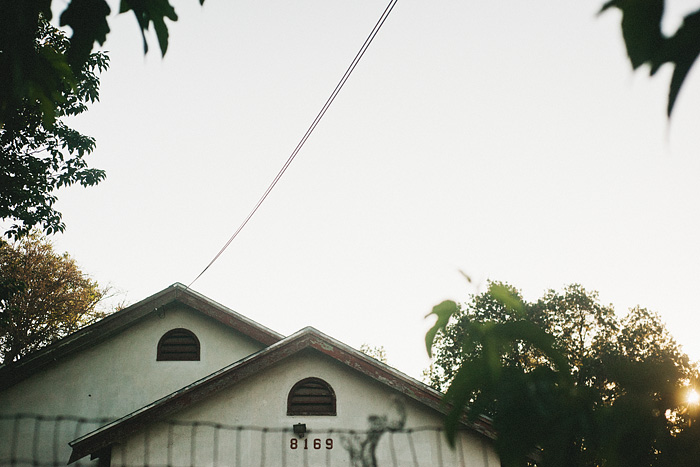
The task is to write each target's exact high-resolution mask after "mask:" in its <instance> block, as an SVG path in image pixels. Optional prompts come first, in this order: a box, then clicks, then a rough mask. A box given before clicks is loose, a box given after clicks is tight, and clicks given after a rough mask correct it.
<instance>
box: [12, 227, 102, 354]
mask: <svg viewBox="0 0 700 467" xmlns="http://www.w3.org/2000/svg"><path fill="white" fill-rule="evenodd" d="M106 293H107V291H106V289H104V288H102V287H100V286H99V284H98V283H97V282H96V281H94V280H93V279H91V278H90V277H88V276H87V275H86V274H85V273H83V272H82V271H81V270H80V268H79V267H78V265H77V264H76V262H75V260H74V259H73V258H71V257H70V256H69V255H68V254H67V253H64V254H58V253H56V252H55V251H54V249H53V246H52V245H51V243H50V242H49V241H48V240H47V239H46V238H45V237H43V236H41V235H39V234H38V233H37V232H31V233H30V234H29V235H27V236H25V237H24V238H23V239H22V240H20V241H16V242H13V243H9V242H7V241H5V240H1V239H0V363H2V362H5V363H7V362H11V361H14V360H17V359H19V358H21V357H22V356H23V355H26V354H27V353H29V352H32V351H34V350H37V349H40V348H41V347H44V346H46V345H48V344H50V343H52V342H54V341H56V340H58V339H60V338H62V337H65V336H67V335H68V334H70V333H72V332H75V331H77V330H78V329H79V328H81V327H83V326H86V325H88V324H90V323H92V322H94V321H96V320H98V319H100V318H102V317H104V316H105V315H106V313H105V312H103V311H100V310H99V309H98V304H99V303H100V301H101V300H102V299H103V298H105V296H106Z"/></svg>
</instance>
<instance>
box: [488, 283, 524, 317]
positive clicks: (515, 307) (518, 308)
mask: <svg viewBox="0 0 700 467" xmlns="http://www.w3.org/2000/svg"><path fill="white" fill-rule="evenodd" d="M489 294H490V295H491V296H492V297H493V298H495V299H496V301H498V302H499V303H501V304H502V305H503V306H505V307H506V309H508V310H510V311H512V312H514V313H515V314H516V315H517V314H523V313H524V312H525V306H524V305H523V302H522V300H520V298H518V297H517V296H516V295H514V294H513V293H512V292H511V291H510V289H508V287H506V286H504V285H502V284H491V285H490V286H489Z"/></svg>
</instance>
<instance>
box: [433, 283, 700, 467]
mask: <svg viewBox="0 0 700 467" xmlns="http://www.w3.org/2000/svg"><path fill="white" fill-rule="evenodd" d="M433 314H436V315H437V317H438V321H437V323H436V325H435V326H434V327H433V329H431V331H430V332H429V333H428V336H427V337H426V343H427V345H428V349H429V352H431V351H434V353H435V363H436V366H437V367H438V370H442V371H438V372H433V384H434V385H435V386H437V387H438V388H440V389H446V394H445V403H447V404H449V405H451V406H452V409H451V411H450V413H449V415H448V417H447V421H446V424H447V429H448V436H449V437H453V436H454V433H455V429H456V428H457V425H458V423H459V421H460V420H463V418H464V417H467V418H471V417H476V416H478V415H480V414H488V415H489V416H491V417H492V419H493V425H494V428H495V429H496V431H497V433H498V437H497V440H496V449H497V451H498V453H499V455H500V457H501V461H502V464H503V465H504V466H505V467H511V466H526V465H537V466H542V467H554V466H562V465H566V466H586V467H595V466H601V465H605V466H607V467H618V466H620V467H623V466H624V467H627V466H629V467H633V466H634V467H639V466H667V465H668V466H671V465H675V466H690V465H697V459H698V457H697V454H698V450H699V449H700V448H698V446H699V445H700V437H699V435H700V431H699V430H698V429H697V423H698V422H699V421H700V420H698V417H697V412H696V411H695V410H696V408H695V407H693V406H689V405H688V403H687V402H686V399H685V396H686V394H687V391H688V390H689V388H692V387H693V386H694V384H695V383H696V382H697V379H698V372H697V368H696V367H695V366H694V365H693V364H691V362H690V361H689V360H688V357H687V356H686V355H685V354H683V353H682V352H681V350H680V348H679V346H678V345H677V344H676V342H675V341H674V340H673V338H672V337H671V336H670V334H669V333H668V331H667V330H666V328H665V326H664V325H663V324H662V323H661V321H660V319H659V317H658V315H656V314H654V313H652V312H649V311H648V310H646V309H643V308H639V307H636V308H633V309H632V310H630V312H629V313H628V314H627V316H626V317H624V318H623V319H621V320H620V319H617V318H616V316H615V314H614V312H613V310H612V308H611V307H606V306H603V305H601V304H600V303H599V301H598V298H597V294H596V293H595V292H588V291H586V290H585V289H583V288H582V287H580V286H578V285H572V286H569V287H567V288H566V289H565V290H564V292H563V293H557V292H555V291H549V292H548V293H547V294H545V296H544V297H543V298H542V299H540V300H538V301H537V302H536V303H527V302H524V301H523V300H522V299H521V298H520V296H519V294H518V292H517V290H515V289H513V288H512V287H510V286H507V285H505V284H490V287H489V291H488V292H486V293H483V294H480V295H475V296H473V297H472V299H471V301H470V302H469V303H468V304H466V305H464V306H462V307H459V306H458V305H457V304H456V303H455V302H449V301H448V302H443V303H441V304H440V305H438V306H436V307H435V309H434V310H433Z"/></svg>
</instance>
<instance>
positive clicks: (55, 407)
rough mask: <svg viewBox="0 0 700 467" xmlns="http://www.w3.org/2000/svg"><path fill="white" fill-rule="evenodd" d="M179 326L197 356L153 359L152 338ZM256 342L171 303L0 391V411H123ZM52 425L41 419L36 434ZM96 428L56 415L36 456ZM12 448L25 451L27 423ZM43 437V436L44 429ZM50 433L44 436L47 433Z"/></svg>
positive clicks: (2, 446)
mask: <svg viewBox="0 0 700 467" xmlns="http://www.w3.org/2000/svg"><path fill="white" fill-rule="evenodd" d="M174 328H186V329H189V330H190V331H192V332H194V333H195V334H196V335H197V337H198V339H199V342H200V346H201V360H200V361H198V362H162V361H161V362H158V361H156V349H157V344H158V340H159V339H160V338H161V336H162V335H163V334H165V333H166V332H167V331H169V330H171V329H174ZM262 348H263V346H262V345H261V344H259V343H257V342H255V341H253V340H251V339H250V338H248V337H246V336H244V335H242V334H240V333H238V332H236V331H234V330H232V329H231V328H229V327H227V326H225V325H223V324H221V323H219V322H217V321H216V320H214V319H211V318H209V317H207V316H204V315H202V314H200V313H198V312H196V311H193V310H191V309H188V308H186V307H174V308H172V309H169V310H166V311H165V312H164V313H163V314H162V315H161V316H159V315H158V314H155V313H154V314H151V315H149V316H147V317H145V318H144V319H143V320H141V321H140V322H138V323H136V324H135V325H133V326H131V327H129V328H128V329H127V330H125V331H124V332H122V333H120V334H118V335H116V336H114V337H112V338H110V339H108V340H107V341H105V342H102V343H100V344H98V345H96V346H95V347H92V348H90V349H87V350H85V351H82V352H79V353H78V354H76V355H73V356H70V357H67V358H65V359H63V360H61V361H59V362H57V363H56V364H55V365H54V366H52V367H51V368H48V369H46V370H44V371H41V372H39V373H37V374H35V375H32V376H31V377H29V378H28V379H26V380H23V381H21V382H19V383H18V384H16V385H15V386H13V387H11V388H8V389H6V390H4V391H2V392H0V414H3V415H14V414H17V413H31V414H39V415H46V416H47V415H71V416H80V417H87V418H96V417H99V418H101V417H108V418H111V419H114V418H117V417H121V416H124V415H126V414H128V413H130V412H132V411H134V410H136V409H138V408H140V407H142V406H144V405H146V404H148V403H150V402H153V401H154V400H157V399H159V398H161V397H163V396H165V395H167V394H169V393H171V392H173V391H175V390H177V389H180V388H181V387H183V386H185V385H187V384H189V383H192V382H194V381H196V380H197V379H200V378H202V377H204V376H206V375H208V374H210V373H213V372H214V371H216V370H218V369H220V368H222V367H224V366H226V365H229V364H231V363H233V362H235V361H237V360H240V359H241V358H243V357H245V356H247V355H249V354H251V353H253V352H256V351H258V350H260V349H262ZM53 428H55V424H54V423H53V422H51V423H48V422H45V423H42V424H41V426H40V427H39V428H38V430H39V431H41V432H42V433H44V432H48V430H51V429H53ZM94 428H96V425H94V424H93V425H90V424H87V425H83V426H78V425H77V424H76V423H74V422H69V421H64V422H62V423H61V424H60V426H59V427H58V429H59V431H60V436H59V441H58V447H57V448H55V447H54V446H53V443H54V440H53V439H51V445H50V446H49V445H47V444H46V440H44V442H43V443H42V444H41V446H40V447H38V448H37V450H38V451H39V452H40V453H41V456H42V458H45V457H46V456H50V457H51V458H53V456H54V449H59V450H60V456H61V457H60V459H62V460H64V462H65V461H66V460H67V459H68V455H69V450H68V447H67V443H68V441H70V440H72V439H75V438H76V437H77V436H76V435H82V434H84V433H87V432H89V431H92V430H93V429H94ZM15 429H16V427H15V426H14V422H13V421H8V420H5V421H2V422H0V440H8V439H12V433H13V432H14V431H15ZM18 429H19V430H20V435H19V439H18V440H17V443H18V444H17V449H18V451H19V452H20V453H24V454H25V455H30V454H31V452H29V453H28V452H27V451H31V450H32V448H31V446H30V444H31V439H32V437H33V436H34V434H33V433H34V431H35V429H36V428H35V426H34V424H33V423H30V422H29V421H25V422H21V423H20V424H19V428H18ZM44 438H47V436H44ZM51 438H52V437H51ZM10 444H11V443H7V442H4V441H2V442H0V460H1V459H4V458H6V456H7V453H8V452H9V450H10Z"/></svg>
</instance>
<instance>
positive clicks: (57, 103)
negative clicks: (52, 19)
mask: <svg viewBox="0 0 700 467" xmlns="http://www.w3.org/2000/svg"><path fill="white" fill-rule="evenodd" d="M20 3H22V2H20ZM27 3H31V2H27ZM37 27H38V29H37V30H36V31H35V33H36V35H35V36H34V37H33V52H32V54H31V56H32V57H34V59H36V60H40V61H41V63H43V64H45V65H46V66H48V67H49V68H51V67H52V66H54V65H55V64H56V63H60V61H61V60H62V58H63V57H64V56H65V54H66V53H67V52H68V51H69V50H70V49H69V48H70V41H69V40H68V38H67V37H66V35H65V34H64V33H63V32H61V31H59V30H58V29H56V28H55V27H53V26H51V25H50V24H49V23H48V22H47V21H45V20H43V19H41V20H40V21H39V22H38V26H37ZM4 55H5V54H4V53H0V63H2V66H5V65H6V64H5V63H4V62H5V61H6V57H5V58H3V57H4ZM107 65H108V57H107V56H106V55H105V54H103V53H100V52H97V53H93V54H90V55H89V56H88V57H87V59H86V61H85V63H84V64H83V66H82V68H80V69H79V71H78V72H77V73H76V74H75V75H73V74H72V73H71V76H70V77H65V76H64V77H63V78H60V77H56V76H54V75H52V74H51V72H50V70H49V71H48V72H47V74H46V75H44V74H43V73H44V71H46V70H43V69H42V68H41V67H39V68H38V69H37V70H35V71H36V72H37V73H39V74H40V77H41V78H42V79H46V80H47V82H48V81H52V80H54V78H56V81H55V82H52V84H51V87H52V92H53V94H52V95H53V96H54V97H55V98H54V99H52V101H50V102H47V101H46V100H43V99H42V98H41V97H40V96H38V95H36V96H35V95H34V94H33V93H34V91H36V89H34V88H32V93H30V94H31V97H25V98H23V99H20V100H18V101H16V102H15V103H14V105H13V106H12V107H4V108H3V109H2V115H3V121H2V122H1V124H2V126H0V167H1V170H0V219H11V220H12V221H14V224H13V225H12V226H11V227H10V228H9V229H8V230H7V231H6V232H5V235H7V236H13V237H15V238H18V237H19V236H22V235H25V234H27V233H28V232H29V231H30V230H31V229H32V228H33V227H34V226H38V227H40V228H41V229H42V230H43V231H45V232H47V233H54V232H58V231H62V230H63V229H64V228H65V225H64V224H63V222H62V221H61V214H60V213H59V212H58V211H56V210H55V209H54V208H53V205H54V203H55V201H56V196H55V194H54V192H55V190H56V189H58V188H60V187H63V186H69V185H73V184H76V183H78V184H80V185H82V186H90V185H95V184H97V183H99V182H100V181H101V180H102V179H104V177H105V173H104V171H102V170H99V169H95V168H89V167H88V165H87V163H86V161H85V157H86V156H87V155H89V154H90V153H91V152H92V151H93V150H94V148H95V140H94V139H93V138H91V137H89V136H86V135H83V134H81V133H79V132H78V131H76V130H74V129H72V128H70V127H68V125H67V124H66V122H65V120H66V119H68V118H70V117H71V116H74V115H78V114H80V113H82V112H84V111H85V110H87V104H88V103H91V102H95V101H96V100H97V99H98V98H99V84H100V83H99V80H98V77H97V72H100V71H104V70H105V69H106V68H107ZM62 69H63V68H62ZM64 71H66V72H68V71H70V70H68V69H67V68H66V69H64ZM11 76H12V74H11V73H7V74H6V73H5V72H4V71H2V72H0V89H7V88H6V86H9V84H8V83H6V82H2V81H6V80H7V79H11ZM25 84H27V85H28V86H31V83H25ZM0 92H2V91H0ZM48 115H50V116H51V117H50V118H47V116H48Z"/></svg>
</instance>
